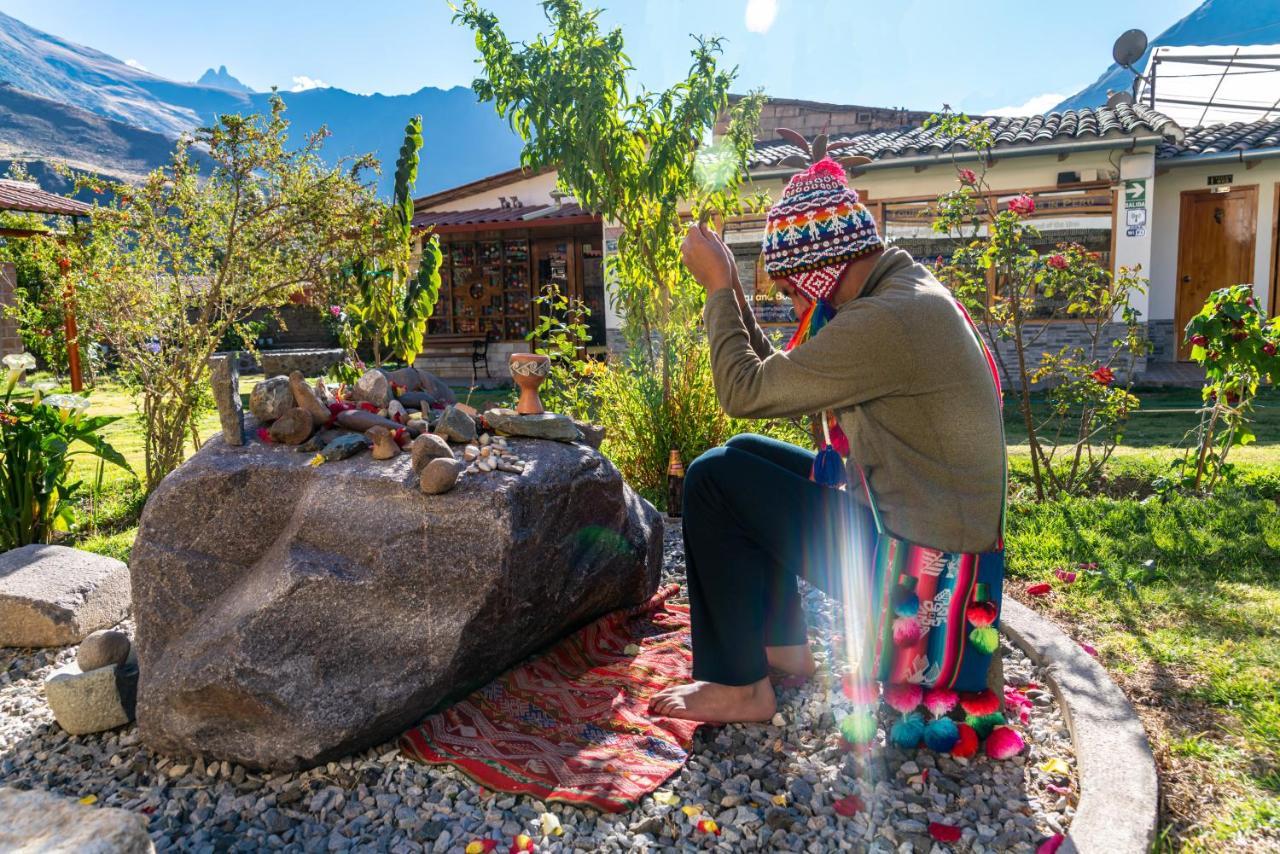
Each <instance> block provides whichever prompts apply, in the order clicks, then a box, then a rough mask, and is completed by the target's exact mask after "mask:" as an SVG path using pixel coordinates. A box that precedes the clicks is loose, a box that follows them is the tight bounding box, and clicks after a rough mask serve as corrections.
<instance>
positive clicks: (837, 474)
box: [809, 444, 849, 489]
mask: <svg viewBox="0 0 1280 854" xmlns="http://www.w3.org/2000/svg"><path fill="white" fill-rule="evenodd" d="M809 479H810V480H812V481H813V482H814V483H816V484H818V485H819V486H829V487H831V488H832V489H839V488H840V487H842V486H845V485H847V484H848V483H849V477H848V474H847V473H846V471H845V468H844V460H843V459H842V458H841V457H840V454H839V452H837V451H836V449H835V448H833V447H831V445H830V444H828V445H827V446H826V447H825V448H823V449H822V450H821V451H818V455H817V456H816V457H814V458H813V470H812V471H811V472H810V474H809Z"/></svg>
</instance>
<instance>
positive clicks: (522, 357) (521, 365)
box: [509, 353, 551, 415]
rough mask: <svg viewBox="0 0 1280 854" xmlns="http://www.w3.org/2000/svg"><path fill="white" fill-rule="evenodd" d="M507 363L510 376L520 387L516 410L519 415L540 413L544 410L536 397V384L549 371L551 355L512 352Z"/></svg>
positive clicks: (540, 382) (541, 380)
mask: <svg viewBox="0 0 1280 854" xmlns="http://www.w3.org/2000/svg"><path fill="white" fill-rule="evenodd" d="M509 364H510V366H511V378H512V379H513V380H515V383H516V387H517V388H519V389H520V399H519V400H518V401H517V402H516V412H517V413H519V414H520V415H541V414H542V413H543V412H545V411H546V410H545V409H543V408H542V399H541V398H539V397H538V386H540V385H542V383H543V381H544V380H546V378H547V374H549V373H551V357H550V356H544V355H543V354H541V353H512V354H511V361H510V363H509Z"/></svg>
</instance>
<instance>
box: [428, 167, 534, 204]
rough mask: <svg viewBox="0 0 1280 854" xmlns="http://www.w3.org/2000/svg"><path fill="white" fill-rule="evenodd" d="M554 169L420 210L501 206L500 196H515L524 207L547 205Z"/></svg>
mask: <svg viewBox="0 0 1280 854" xmlns="http://www.w3.org/2000/svg"><path fill="white" fill-rule="evenodd" d="M556 175H557V173H556V172H555V170H552V171H550V172H544V173H542V174H541V175H533V176H530V177H528V178H521V179H520V180H519V181H512V182H511V183H510V184H503V185H502V186H501V187H495V188H493V189H490V190H482V191H480V192H478V193H475V194H474V195H470V196H466V197H463V198H460V199H452V200H451V201H447V202H442V203H440V204H438V205H433V206H431V207H426V208H420V209H419V210H420V211H460V210H473V209H484V208H500V207H502V198H501V197H506V198H508V199H509V198H511V197H512V196H515V197H516V198H517V199H519V200H520V201H521V202H522V203H523V204H524V206H525V207H530V206H534V205H549V204H551V202H552V201H554V200H553V199H552V198H551V191H552V190H554V189H555V188H556Z"/></svg>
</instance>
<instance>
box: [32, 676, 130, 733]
mask: <svg viewBox="0 0 1280 854" xmlns="http://www.w3.org/2000/svg"><path fill="white" fill-rule="evenodd" d="M137 690H138V668H137V666H136V665H130V666H128V667H117V666H116V665H114V664H108V665H107V666H106V667H99V668H98V669H97V670H90V671H89V672H88V673H85V672H82V671H81V670H80V667H79V665H77V664H76V663H75V662H74V661H73V662H70V663H68V664H65V665H63V666H62V667H60V668H58V669H57V670H55V671H54V672H53V673H51V674H49V677H48V678H47V679H45V681H44V693H45V698H46V699H47V700H48V702H49V710H50V711H51V712H53V717H54V719H55V720H57V722H58V725H59V726H61V727H62V728H63V729H65V730H66V731H67V732H69V733H71V734H72V735H87V734H88V733H94V732H102V731H104V730H109V729H115V728H116V727H119V726H124V725H125V724H127V723H129V722H130V721H131V720H133V711H134V700H135V698H136V696H137Z"/></svg>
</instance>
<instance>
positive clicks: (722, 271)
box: [680, 223, 737, 294]
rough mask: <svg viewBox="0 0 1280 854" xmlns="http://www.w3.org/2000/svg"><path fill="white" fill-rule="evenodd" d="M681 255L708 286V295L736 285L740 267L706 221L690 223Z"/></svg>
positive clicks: (700, 282) (698, 280) (690, 270)
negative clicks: (735, 278) (734, 262)
mask: <svg viewBox="0 0 1280 854" xmlns="http://www.w3.org/2000/svg"><path fill="white" fill-rule="evenodd" d="M680 257H681V258H682V259H683V260H684V266H685V267H686V268H688V270H689V273H690V274H691V275H692V276H693V278H694V279H696V280H697V282H698V284H700V285H702V287H704V288H706V290H707V293H708V294H713V293H715V292H716V291H720V290H726V289H728V288H732V287H733V278H734V275H735V274H736V272H737V270H736V269H735V268H734V265H733V254H732V253H731V252H730V251H729V247H727V246H725V245H724V242H723V241H722V240H721V239H720V236H719V235H718V234H716V233H715V232H714V231H712V230H711V229H710V228H708V227H707V226H706V225H705V224H702V223H698V224H694V225H691V226H689V232H688V233H687V234H686V235H685V236H684V243H682V244H681V245H680Z"/></svg>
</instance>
